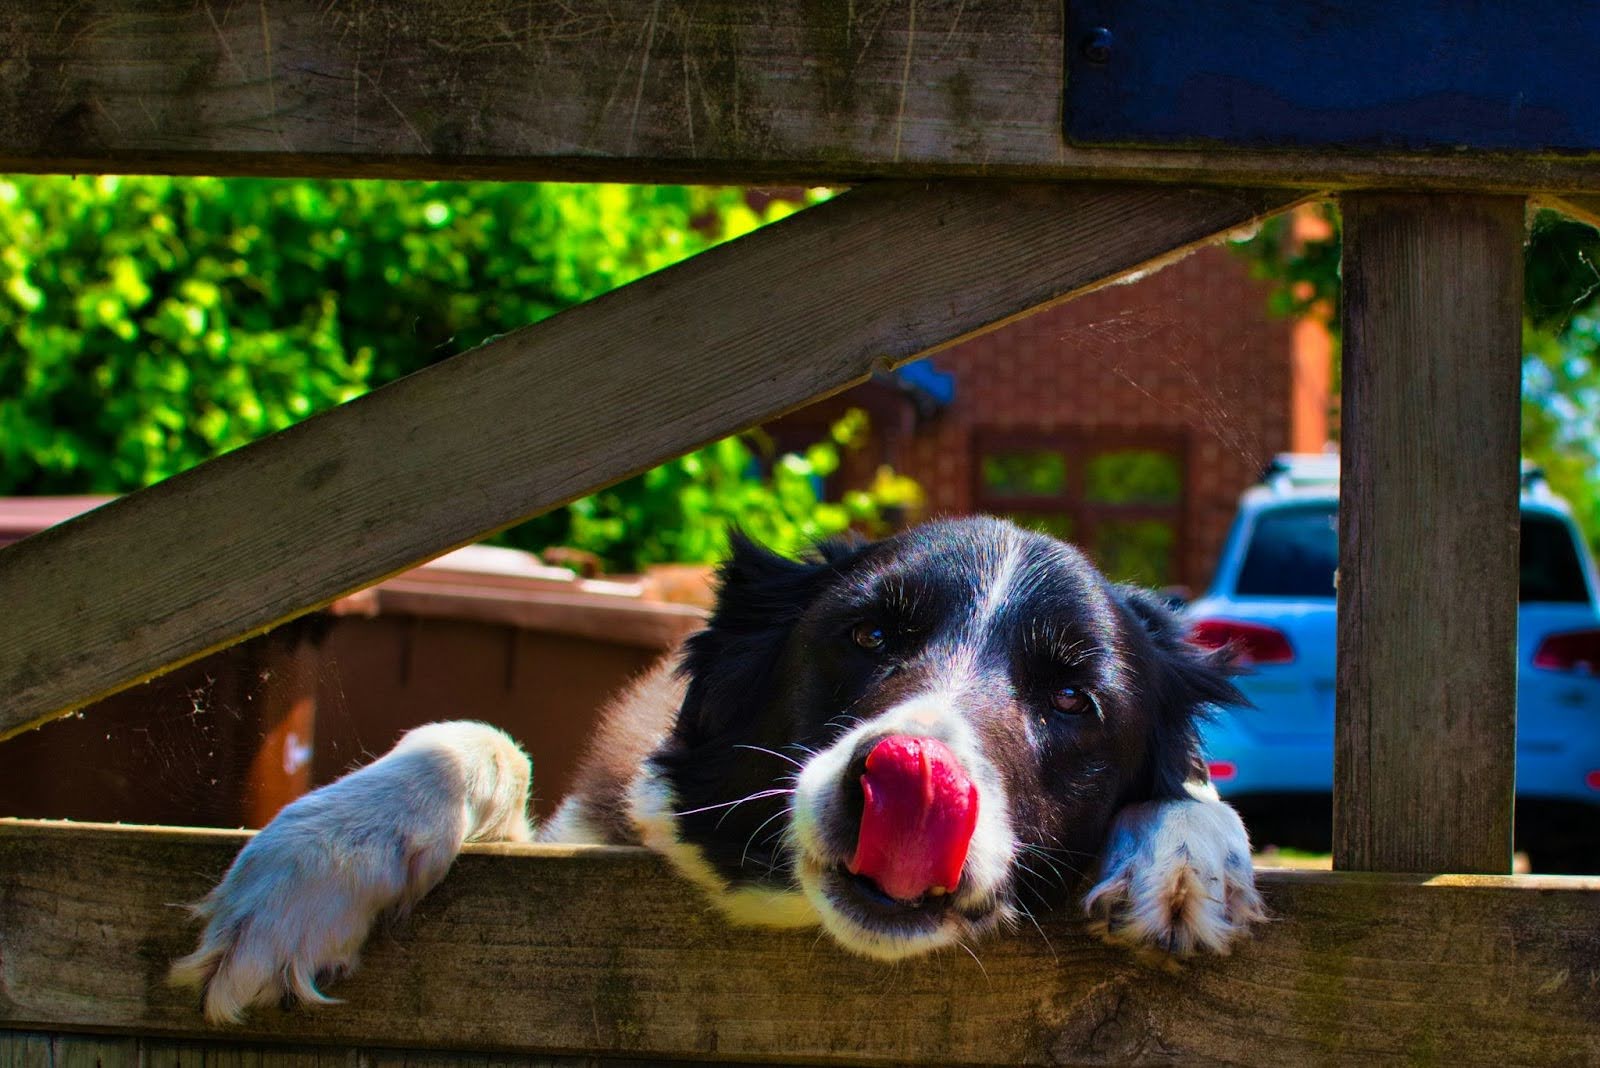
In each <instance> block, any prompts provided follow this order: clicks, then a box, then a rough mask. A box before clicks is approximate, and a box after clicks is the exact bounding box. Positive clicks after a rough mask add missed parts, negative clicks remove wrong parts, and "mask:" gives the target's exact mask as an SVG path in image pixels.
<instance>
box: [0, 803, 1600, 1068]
mask: <svg viewBox="0 0 1600 1068" xmlns="http://www.w3.org/2000/svg"><path fill="white" fill-rule="evenodd" d="M242 841H243V837H242V836H241V835H239V834H232V833H225V832H204V833H197V832H188V831H177V830H171V829H151V828H142V829H141V828H120V827H101V826H94V825H60V824H57V825H49V824H29V823H22V822H15V821H0V960H3V962H4V973H3V974H4V984H3V986H0V1027H5V1028H13V1029H19V1030H98V1031H109V1032H115V1033H118V1034H144V1035H149V1034H155V1035H167V1036H173V1037H180V1038H189V1039H219V1038H227V1039H230V1040H233V1041H248V1042H273V1043H286V1044H290V1045H295V1046H304V1045H307V1044H327V1043H337V1044H342V1045H349V1046H358V1047H359V1046H370V1045H382V1046H396V1047H407V1048H451V1049H456V1050H502V1051H518V1052H522V1053H527V1054H545V1053H561V1054H572V1053H580V1052H586V1053H598V1054H612V1055H623V1056H634V1057H641V1058H650V1057H693V1058H704V1057H715V1058H717V1059H727V1060H740V1059H751V1060H766V1059H772V1060H779V1061H793V1062H800V1063H819V1062H833V1063H856V1064H873V1063H877V1064H883V1063H915V1064H929V1063H963V1064H1000V1063H1008V1064H1009V1063H1034V1064H1039V1063H1074V1064H1102V1063H1137V1064H1151V1063H1162V1064H1166V1063H1171V1062H1175V1061H1176V1062H1182V1061H1189V1062H1211V1063H1215V1062H1220V1061H1226V1062H1228V1063H1230V1064H1261V1065H1272V1066H1274V1068H1277V1066H1280V1065H1283V1064H1299V1063H1308V1062H1315V1063H1325V1064H1356V1065H1363V1066H1365V1065H1371V1064H1374V1063H1389V1062H1391V1061H1398V1060H1408V1061H1416V1060H1431V1061H1434V1062H1437V1063H1459V1064H1497V1065H1498V1064H1507V1063H1540V1064H1571V1065H1578V1064H1593V1063H1595V1062H1596V1060H1597V1059H1600V879H1594V878H1584V877H1560V876H1550V877H1527V876H1523V877H1512V876H1506V877H1484V876H1478V877H1473V876H1441V877H1438V878H1435V879H1432V880H1430V879H1427V878H1425V877H1421V876H1388V875H1359V874H1334V873H1321V872H1292V873H1291V872H1274V873H1267V874H1265V875H1264V876H1263V878H1262V882H1263V884H1264V890H1265V893H1266V896H1267V900H1268V902H1269V904H1270V906H1271V908H1272V911H1273V912H1274V914H1275V915H1276V919H1275V920H1274V921H1273V922H1272V923H1270V924H1269V925H1267V926H1266V927H1265V928H1263V929H1262V932H1261V935H1260V937H1259V938H1258V939H1256V940H1255V941H1253V942H1251V943H1248V944H1246V945H1245V946H1243V947H1242V948H1241V949H1240V950H1238V951H1237V952H1236V954H1235V955H1234V956H1233V957H1231V958H1228V959H1224V960H1211V961H1207V962H1204V963H1198V964H1194V965H1191V966H1189V967H1187V968H1185V969H1184V970H1183V971H1182V972H1180V973H1177V974H1168V973H1166V972H1161V971H1154V970H1148V969H1143V968H1140V967H1138V966H1136V965H1134V964H1132V963H1130V961H1129V959H1128V958H1127V957H1126V956H1125V955H1123V954H1122V953H1120V952H1118V951H1115V950H1112V949H1109V948H1106V947H1102V946H1100V945H1098V944H1097V943H1094V942H1092V941H1090V940H1089V939H1088V938H1087V937H1086V936H1085V935H1084V934H1083V932H1082V931H1081V928H1080V925H1079V923H1078V922H1077V921H1076V920H1075V919H1073V918H1070V917H1055V918H1052V917H1049V916H1045V917H1042V933H1041V931H1036V930H1035V929H1034V928H1033V927H1032V926H1030V925H1024V926H1023V927H1022V928H1021V930H1019V931H1018V932H1017V933H1015V934H1013V935H1008V936H1004V937H1000V938H996V939H994V940H991V941H988V942H984V943H981V944H979V945H978V946H977V947H975V948H976V951H977V953H978V956H979V958H980V960H981V962H982V964H981V967H980V965H979V964H978V963H977V962H975V961H974V960H973V959H972V958H971V957H969V956H967V955H966V954H964V953H962V952H960V951H959V950H952V951H950V952H948V953H944V954H940V955H937V956H934V957H931V958H927V959H925V960H923V961H920V962H916V963H905V964H901V965H899V966H898V967H896V968H889V967H886V966H885V965H883V964H880V963H875V962H871V961H867V960H862V959H859V958H855V957H851V956H848V955H846V954H845V953H844V952H843V951H841V950H839V949H838V948H837V947H835V946H834V945H833V944H832V943H831V942H829V941H827V940H823V939H819V938H818V937H817V936H816V935H815V934H814V933H812V932H808V931H801V932H770V931H752V930H748V929H743V930H741V929H735V928H730V927H728V926H726V925H724V924H723V923H722V922H721V921H720V920H719V919H718V918H717V917H716V916H714V915H713V914H712V913H711V912H710V911H709V910H708V908H707V906H706V904H705V902H704V901H703V900H702V898H701V897H700V896H699V893H698V891H695V890H693V889H692V888H690V887H688V886H687V885H685V884H683V883H682V882H680V881H679V880H677V879H676V878H675V877H673V876H672V875H670V874H669V873H668V871H667V870H666V868H665V867H664V865H663V864H662V862H661V861H660V860H659V859H658V858H657V857H655V856H654V855H653V854H649V853H646V852H643V851H638V850H626V849H606V848H600V847H587V848H585V847H579V848H569V849H557V848H552V847H542V848H541V847H504V846H502V847H473V848H471V849H470V850H469V852H468V853H467V854H466V855H465V856H463V857H462V859H461V860H460V861H459V862H458V864H457V866H456V868H455V869H454V871H453V872H452V874H451V875H450V876H449V877H448V878H447V879H446V880H445V882H444V883H443V884H442V885H441V886H440V887H439V888H438V889H437V890H436V891H435V892H434V893H433V894H431V895H430V896H429V897H428V898H427V899H425V900H424V901H423V902H422V904H421V905H420V906H419V907H418V908H417V910H416V911H415V913H414V914H413V915H412V916H411V917H410V919H408V920H407V921H405V922H404V923H403V924H401V925H399V926H398V927H397V928H396V929H395V930H393V931H392V932H390V933H385V934H381V935H379V936H378V937H376V938H375V939H374V941H373V943H372V944H371V945H370V946H369V948H368V951H367V952H366V953H365V954H364V957H363V961H364V963H363V968H362V970H361V971H360V972H359V973H357V974H356V975H355V976H354V977H352V978H351V979H349V980H347V981H344V982H341V983H339V984H338V985H337V986H336V987H334V988H333V993H335V994H337V995H339V996H341V997H344V998H346V999H347V1001H346V1003H345V1004H343V1005H340V1006H336V1007H332V1008H328V1009H325V1010H317V1011H295V1012H290V1013H284V1012H279V1011H270V1012H262V1013H258V1014H256V1015H254V1016H252V1017H251V1018H250V1020H249V1021H248V1022H247V1023H246V1024H245V1025H244V1026H242V1027H241V1028H238V1029H231V1030H229V1031H226V1032H219V1031H215V1030H211V1029H208V1028H207V1027H206V1026H205V1024H204V1023H203V1021H202V1019H201V1017H200V1016H199V1013H198V1011H197V1004H196V999H195V998H194V997H193V995H191V994H188V993H184V992H179V991H174V990H171V989H169V988H167V987H166V986H165V985H163V983H162V976H163V974H164V971H165V967H166V963H167V961H168V960H170V959H171V958H172V957H173V956H175V955H177V954H178V953H180V952H182V951H184V950H185V949H186V948H187V946H188V945H189V943H190V942H191V941H192V939H193V937H194V936H195V930H194V928H193V925H192V923H191V922H190V921H189V920H188V919H187V917H186V915H185V913H184V912H183V911H182V910H181V909H179V908H177V907H175V905H174V903H176V902H182V901H189V900H193V899H195V898H196V897H198V896H199V895H200V894H201V893H203V892H204V891H205V890H206V889H207V888H208V887H209V886H210V884H211V882H212V881H213V880H214V879H215V878H216V877H217V876H218V875H219V874H220V873H221V872H222V870H223V869H224V867H225V866H226V865H227V864H228V862H229V860H230V859H231V858H232V855H233V853H234V851H235V850H236V849H237V848H238V846H239V845H240V844H241V842H242ZM1046 938H1048V944H1047V942H1046V940H1045V939H1046Z"/></svg>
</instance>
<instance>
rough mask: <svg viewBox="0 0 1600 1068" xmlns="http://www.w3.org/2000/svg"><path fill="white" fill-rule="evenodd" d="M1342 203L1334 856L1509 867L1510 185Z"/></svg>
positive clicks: (1514, 434)
mask: <svg viewBox="0 0 1600 1068" xmlns="http://www.w3.org/2000/svg"><path fill="white" fill-rule="evenodd" d="M1341 204H1342V207H1343V211H1344V364H1343V371H1344V386H1343V393H1344V405H1343V412H1342V416H1341V419H1342V427H1343V433H1342V453H1343V470H1342V474H1341V482H1340V491H1339V502H1340V504H1339V537H1340V549H1339V623H1338V639H1339V662H1338V702H1339V703H1338V715H1337V727H1336V730H1335V736H1336V741H1335V747H1334V748H1335V753H1334V787H1333V789H1334V794H1333V799H1334V817H1333V819H1334V831H1333V848H1334V854H1333V856H1334V866H1335V867H1336V868H1340V869H1350V870H1361V871H1416V872H1429V871H1456V872H1507V871H1510V867H1511V817H1512V805H1513V792H1514V786H1515V755H1516V674H1517V664H1516V638H1517V583H1518V564H1517V544H1518V524H1519V509H1518V486H1519V481H1520V469H1519V462H1518V457H1519V450H1518V423H1519V415H1520V412H1519V407H1520V405H1519V388H1520V383H1521V371H1520V367H1521V325H1522V243H1523V233H1524V202H1523V200H1522V199H1521V198H1520V197H1492V196H1453V195H1452V196H1439V195H1423V194H1389V193H1355V194H1350V195H1348V196H1345V197H1344V198H1342V201H1341Z"/></svg>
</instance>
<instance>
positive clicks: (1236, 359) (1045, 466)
mask: <svg viewBox="0 0 1600 1068" xmlns="http://www.w3.org/2000/svg"><path fill="white" fill-rule="evenodd" d="M1307 222H1308V223H1314V222H1315V220H1307ZM1296 228H1297V230H1298V229H1300V227H1299V226H1297V227H1296ZM1267 293H1268V287H1267V285H1266V284H1265V283H1263V282H1260V281H1258V280H1256V279H1253V278H1251V277H1250V273H1249V270H1248V267H1247V265H1246V264H1245V263H1244V262H1243V261H1242V260H1241V259H1240V258H1239V257H1238V256H1235V255H1234V254H1233V253H1231V252H1230V251H1229V250H1227V249H1226V248H1222V247H1211V248H1206V249H1203V250H1201V251H1199V252H1197V253H1195V254H1194V255H1191V256H1189V257H1187V258H1186V259H1183V260H1180V261H1179V262H1177V263H1175V264H1173V265H1171V266H1169V267H1167V268H1166V269H1165V270H1162V271H1159V272H1157V273H1155V274H1152V275H1148V276H1146V277H1143V278H1140V279H1138V280H1136V281H1133V282H1130V283H1128V284H1124V285H1119V286H1113V287H1110V288H1107V289H1104V290H1101V291H1099V292H1097V293H1092V294H1089V295H1087V296H1085V297H1081V298H1079V299H1077V300H1075V301H1072V302H1070V303H1067V304H1063V305H1059V306H1057V307H1055V308H1051V309H1047V310H1045V311H1042V312H1039V313H1037V314H1035V315H1032V316H1029V317H1027V318H1025V319H1022V320H1019V321H1017V322H1014V323H1011V324H1009V325H1008V326H1005V327H1003V328H1001V329H999V330H996V331H993V332H991V333H989V334H986V335H984V336H982V337H978V338H975V339H973V340H970V341H967V342H964V343H962V344H958V345H956V346H954V347H952V348H949V349H946V350H945V351H943V352H941V353H938V354H937V355H935V356H933V357H932V358H931V359H930V360H927V361H924V362H923V363H924V366H921V367H919V368H917V369H916V370H914V371H913V372H912V373H911V374H909V375H908V374H905V373H903V372H902V373H898V374H897V375H895V376H893V377H891V378H885V379H880V380H875V381H873V382H871V383H867V384H865V385H863V386H858V387H856V388H854V389H851V390H848V391H846V392H845V393H843V394H840V395H839V396H836V397H834V398H830V399H829V400H827V401H825V402H822V403H821V404H819V405H814V406H812V407H811V408H808V409H803V410H802V411H800V412H796V413H794V414H792V415H790V416H787V417H785V418H784V419H783V420H781V421H780V422H779V423H777V424H775V425H774V426H772V427H770V428H769V429H770V430H771V431H772V432H773V435H774V438H775V439H776V440H777V441H778V442H779V443H780V444H784V445H788V444H790V443H795V442H799V441H801V440H802V439H806V438H808V437H810V438H811V439H813V440H814V437H815V435H817V434H818V433H819V432H820V430H821V427H823V426H825V425H826V424H827V423H828V422H829V421H830V420H831V419H832V418H835V417H836V416H837V415H838V414H839V413H840V412H842V411H843V410H844V409H846V408H848V407H851V406H856V407H863V408H865V409H866V410H867V411H868V412H869V413H870V414H871V415H872V417H873V418H872V424H873V440H872V444H871V445H870V446H869V447H868V448H866V449H864V450H862V452H861V453H859V454H856V455H854V456H852V457H850V458H849V460H848V461H847V464H846V467H845V469H844V471H843V473H842V477H843V478H844V479H845V481H847V482H851V483H856V484H860V483H861V482H862V481H864V480H866V479H867V478H870V475H871V472H872V471H873V470H875V468H876V466H877V465H878V464H879V463H888V464H891V465H892V466H893V467H894V468H895V469H896V470H897V471H899V472H901V473H903V474H906V475H909V476H911V477H913V478H915V479H916V480H917V481H918V482H920V483H921V484H922V486H923V488H924V490H925V491H926V494H927V506H926V510H925V511H926V514H927V515H930V516H932V515H951V514H963V513H971V512H989V513H997V514H1005V515H1010V516H1013V517H1015V518H1017V519H1019V520H1021V521H1023V522H1025V523H1028V524H1030V525H1033V526H1037V527H1040V528H1043V529H1047V530H1050V531H1052V532H1054V533H1057V534H1059V535H1061V536H1063V537H1066V538H1067V539H1068V540H1071V541H1074V542H1077V543H1078V544H1080V545H1082V546H1083V547H1084V548H1085V549H1086V550H1088V551H1089V552H1090V553H1091V554H1092V555H1093V556H1095V557H1096V558H1097V559H1098V560H1099V562H1100V563H1101V565H1102V566H1103V567H1105V568H1106V569H1107V570H1108V571H1109V572H1110V573H1112V574H1113V575H1115V576H1116V577H1119V578H1126V579H1130V580H1134V581H1139V582H1143V583H1145V584H1147V585H1152V586H1168V585H1171V586H1186V587H1189V588H1190V589H1194V590H1198V589H1199V588H1201V587H1203V586H1204V585H1205V583H1206V582H1207V581H1208V580H1209V577H1210V574H1211V569H1212V567H1213V565H1214V563H1215V561H1216V558H1217V554H1218V551H1219V550H1220V547H1221V545H1222V542H1223V539H1224V537H1225V535H1226V533H1227V529H1228V525H1229V523H1230V522H1231V520H1232V517H1233V512H1234V508H1235V505H1236V503H1237V500H1238V497H1239V494H1240V493H1241V492H1242V491H1243V490H1244V489H1245V488H1247V487H1248V486H1249V485H1250V484H1251V483H1252V482H1253V481H1254V480H1255V478H1256V476H1257V475H1258V474H1259V472H1260V471H1261V469H1262V467H1263V466H1264V465H1265V463H1266V461H1267V460H1268V459H1269V458H1270V457H1271V456H1272V455H1273V454H1274V453H1277V452H1282V451H1285V450H1294V451H1311V452H1315V451H1321V450H1322V449H1323V448H1324V446H1325V444H1326V442H1327V441H1328V438H1329V430H1330V416H1331V414H1332V409H1333V402H1334V396H1333V394H1332V388H1331V377H1332V376H1331V364H1332V360H1331V342H1330V339H1329V335H1328V332H1327V330H1326V328H1325V327H1324V326H1323V325H1322V323H1321V322H1318V321H1315V320H1300V321H1294V320H1290V319H1285V318H1282V317H1278V316H1275V315H1272V314H1271V313H1270V312H1269V311H1268V307H1267Z"/></svg>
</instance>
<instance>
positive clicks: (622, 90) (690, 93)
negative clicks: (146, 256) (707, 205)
mask: <svg viewBox="0 0 1600 1068" xmlns="http://www.w3.org/2000/svg"><path fill="white" fill-rule="evenodd" d="M1240 17H1241V18H1245V19H1248V20H1251V21H1259V20H1256V19H1254V18H1253V16H1252V15H1251V14H1250V13H1248V12H1243V13H1241V16H1240ZM1390 17H1391V18H1398V17H1400V15H1399V14H1398V13H1392V14H1391V16H1390ZM1063 33H1064V29H1063V22H1062V5H1061V4H1060V2H1059V0H876V2H870V3H853V4H828V3H805V4H793V3H787V2H784V0H607V2H606V3H603V4H583V5H571V4H564V3H559V2H555V0H533V2H531V3H530V2H526V0H480V2H476V3H473V4H465V5H464V4H459V3H454V2H451V0H393V2H388V3H382V4H374V3H369V2H365V0H362V2H354V3H338V4H329V3H324V2H322V0H270V2H262V3H257V4H245V3H236V2H233V0H205V2H201V3H194V2H192V0H88V2H84V0H0V57H5V58H3V59H0V170H19V171H54V172H63V173H81V172H151V171H156V172H178V173H197V174H286V175H334V174H341V175H355V176H362V177H391V178H398V177H406V178H419V177H494V178H507V179H575V178H576V179H585V178H587V179H596V178H598V179H608V180H618V181H721V182H741V183H750V182H758V181H769V182H802V181H833V182H847V181H854V180H859V179H862V178H870V177H900V178H908V177H915V178H923V177H938V176H943V177H957V176H973V175H989V176H1005V177H1011V178H1093V179H1107V178H1113V179H1122V180H1128V179H1134V180H1141V181H1144V180H1166V181H1177V182H1220V183H1226V184H1235V185H1237V184H1257V185H1262V184H1284V185H1294V186H1300V187H1303V188H1331V187H1342V186H1371V185H1379V186H1387V187H1412V188H1457V189H1484V190H1499V191H1507V192H1516V191H1522V190H1568V191H1572V190H1588V191H1600V159H1597V158H1596V157H1595V156H1593V155H1567V156H1557V155H1542V156H1533V155H1520V156H1519V155H1512V154H1506V153H1501V154H1495V155H1491V154H1487V153H1467V152H1451V153H1433V154H1423V153H1416V152H1411V153H1406V152H1392V151H1390V152H1382V151H1373V152H1365V153H1357V152H1351V151H1338V150H1329V151H1320V152H1315V153H1292V154H1291V153H1282V152H1270V151H1267V152H1264V151H1215V150H1209V151H1203V150H1195V149H1192V148H1184V149H1125V148H1081V147H1074V146H1071V145H1068V144H1067V143H1066V141H1065V140H1064V138H1063V134H1062V131H1063V113H1062V100H1063V96H1064V91H1065V84H1066V83H1065V71H1066V64H1065V62H1064V59H1065V51H1064V50H1065V44H1064V42H1063ZM1285 63H1286V64H1289V65H1291V66H1292V65H1293V64H1292V61H1289V60H1285ZM1300 66H1301V68H1304V69H1315V63H1314V61H1313V59H1312V58H1311V57H1309V56H1308V58H1307V59H1306V60H1305V62H1303V63H1302V64H1300Z"/></svg>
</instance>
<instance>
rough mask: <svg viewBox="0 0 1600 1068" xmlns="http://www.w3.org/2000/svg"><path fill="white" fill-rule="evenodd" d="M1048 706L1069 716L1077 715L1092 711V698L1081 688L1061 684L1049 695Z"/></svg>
mask: <svg viewBox="0 0 1600 1068" xmlns="http://www.w3.org/2000/svg"><path fill="white" fill-rule="evenodd" d="M1050 706H1051V707H1052V708H1054V709H1055V710H1056V711H1057V712H1065V713H1066V714H1067V715H1069V716H1079V715H1082V714H1083V713H1085V712H1092V711H1094V698H1093V697H1090V696H1089V695H1088V694H1087V693H1086V692H1084V691H1083V690H1079V689H1075V688H1074V687H1071V686H1063V687H1061V688H1060V689H1059V690H1057V691H1055V692H1054V693H1052V694H1051V695H1050Z"/></svg>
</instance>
